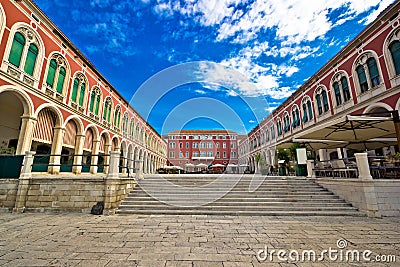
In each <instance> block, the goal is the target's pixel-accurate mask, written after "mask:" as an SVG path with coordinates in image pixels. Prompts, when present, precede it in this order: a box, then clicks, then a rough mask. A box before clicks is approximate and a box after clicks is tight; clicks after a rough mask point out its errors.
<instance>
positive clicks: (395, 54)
mask: <svg viewBox="0 0 400 267" xmlns="http://www.w3.org/2000/svg"><path fill="white" fill-rule="evenodd" d="M389 50H390V53H391V54H392V59H393V64H394V68H395V69H396V75H398V74H400V41H399V40H397V41H394V42H393V43H392V44H391V45H390V46H389Z"/></svg>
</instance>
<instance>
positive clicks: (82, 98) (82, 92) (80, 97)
mask: <svg viewBox="0 0 400 267" xmlns="http://www.w3.org/2000/svg"><path fill="white" fill-rule="evenodd" d="M85 89H86V85H85V84H84V83H82V84H81V90H80V92H79V106H83V100H84V99H85Z"/></svg>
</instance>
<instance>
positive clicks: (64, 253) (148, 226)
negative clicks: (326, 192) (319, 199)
mask: <svg viewBox="0 0 400 267" xmlns="http://www.w3.org/2000/svg"><path fill="white" fill-rule="evenodd" d="M0 223H1V224H0V233H1V234H0V265H2V266H3V265H4V266H118V267H119V266H349V265H351V266H399V264H400V263H399V262H400V252H399V251H400V218H384V219H371V218H367V217H289V216H287V217H248V216H188V215H185V216H172V215H168V216H162V215H159V216H145V215H115V216H93V215H88V214H77V213H75V214H33V213H28V214H4V213H3V214H0ZM341 238H344V239H345V240H346V241H343V240H342V241H343V242H347V247H343V243H341V244H340V245H341V246H342V247H343V249H342V251H343V253H342V255H345V253H346V250H359V251H360V252H362V251H364V250H366V249H368V250H371V251H372V255H367V256H369V257H368V258H373V257H375V256H376V255H377V254H381V255H395V256H396V261H397V262H396V263H390V264H389V263H377V262H372V263H366V262H365V261H360V262H356V263H354V262H353V263H346V262H344V261H342V262H340V261H339V260H336V261H335V260H330V259H329V257H328V256H327V254H325V255H324V256H325V260H324V261H323V262H319V261H315V262H312V261H303V262H301V261H296V262H294V261H290V260H286V261H280V259H279V258H278V257H277V255H276V253H277V252H276V253H275V254H274V256H273V258H272V260H273V261H272V262H271V261H270V259H269V258H268V259H267V260H265V261H262V260H263V257H264V256H265V253H264V251H263V250H265V247H267V251H268V252H271V250H273V249H274V250H276V251H278V250H284V251H287V254H286V257H288V254H289V252H290V250H297V251H298V252H299V253H300V256H301V254H302V251H304V250H314V251H316V253H317V255H320V253H321V252H322V251H323V250H324V249H329V247H331V248H332V249H338V246H337V241H338V240H339V239H341ZM260 250H262V251H261V252H260ZM339 251H340V250H339ZM290 253H292V252H290ZM256 254H259V258H260V259H261V262H260V259H257V256H256ZM269 255H270V254H269ZM295 255H296V254H293V253H292V254H291V256H292V258H295ZM281 256H282V257H281V259H282V258H283V257H284V255H283V254H281ZM318 257H319V256H317V258H318ZM307 259H308V258H306V259H305V260H307ZM332 259H333V258H332ZM343 259H345V257H344V256H343Z"/></svg>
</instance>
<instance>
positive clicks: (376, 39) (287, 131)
mask: <svg viewBox="0 0 400 267" xmlns="http://www.w3.org/2000/svg"><path fill="white" fill-rule="evenodd" d="M399 9H400V3H399V2H398V1H397V2H396V3H394V4H392V5H391V6H390V7H389V8H387V9H386V10H385V11H384V12H382V14H381V15H380V16H379V17H378V18H377V19H376V20H375V21H374V22H373V23H371V24H370V25H369V26H368V27H367V28H366V29H364V30H363V31H362V32H361V33H360V34H359V35H358V36H357V37H356V38H355V39H354V40H352V41H351V42H350V43H349V44H348V45H346V46H345V47H344V48H343V49H342V50H341V51H340V52H339V53H338V54H337V55H335V56H334V57H333V58H332V59H331V60H330V61H329V62H328V63H326V64H325V65H324V66H323V67H322V68H321V69H320V70H318V71H317V72H316V73H315V74H314V75H313V76H312V77H311V78H310V79H308V80H307V81H306V82H305V83H304V84H303V85H302V86H300V87H299V88H298V89H297V90H296V91H295V92H294V93H293V94H292V95H291V96H290V97H289V98H288V99H287V100H286V101H284V103H283V104H281V105H280V106H279V107H278V108H276V109H275V110H274V111H273V112H272V113H271V114H270V115H269V116H268V117H266V118H265V119H264V120H263V121H262V122H261V123H260V124H259V125H258V126H257V127H255V128H254V129H253V130H252V131H251V132H250V133H249V134H248V136H247V138H246V139H244V140H242V142H241V143H240V144H239V155H240V156H239V164H248V165H249V167H250V169H251V170H253V171H254V170H255V169H256V157H257V155H262V156H263V157H264V158H265V159H266V162H267V164H268V165H276V163H277V158H276V150H277V148H279V147H284V146H285V144H288V143H291V142H293V140H295V139H301V138H304V136H307V135H308V136H310V134H309V133H310V132H312V131H313V130H314V129H315V130H316V129H319V128H321V127H322V126H324V125H326V127H329V126H330V122H332V123H333V122H334V121H335V120H338V119H340V118H343V117H346V116H347V115H349V114H350V115H362V114H371V113H374V114H383V115H382V116H389V117H390V116H392V119H393V123H394V124H395V127H394V128H395V130H396V132H391V133H392V134H393V135H391V137H394V138H397V139H399V129H400V128H399V124H398V118H396V115H393V114H395V112H396V111H398V110H399V108H400V41H399V39H400V16H399ZM385 114H386V115H385ZM318 139H329V136H324V135H321V136H319V138H318ZM364 141H369V140H364ZM396 143H398V142H394V144H393V145H392V146H390V145H387V146H386V147H383V148H381V150H382V149H383V150H384V151H383V153H384V154H385V153H386V154H388V153H392V154H393V153H394V152H396V151H398V145H396ZM382 146H384V145H382ZM363 150H364V151H365V149H363ZM347 152H348V150H347V149H346V148H341V149H335V148H333V149H330V150H329V149H322V150H320V151H319V157H320V160H328V159H329V158H330V154H331V153H332V155H337V154H339V157H345V156H346V155H345V154H346V153H347ZM381 153H382V151H381ZM340 154H341V155H340Z"/></svg>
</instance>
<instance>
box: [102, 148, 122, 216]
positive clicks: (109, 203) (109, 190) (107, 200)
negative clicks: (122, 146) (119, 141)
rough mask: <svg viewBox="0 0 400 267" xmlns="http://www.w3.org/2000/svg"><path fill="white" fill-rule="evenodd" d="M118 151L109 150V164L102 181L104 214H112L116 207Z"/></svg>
mask: <svg viewBox="0 0 400 267" xmlns="http://www.w3.org/2000/svg"><path fill="white" fill-rule="evenodd" d="M119 156H120V152H119V151H111V152H110V165H109V168H108V174H107V176H106V178H105V181H104V186H105V189H104V210H103V214H104V215H112V214H114V213H115V209H116V208H117V193H118V189H119V188H118V186H119V184H120V183H119V166H118V165H119Z"/></svg>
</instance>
